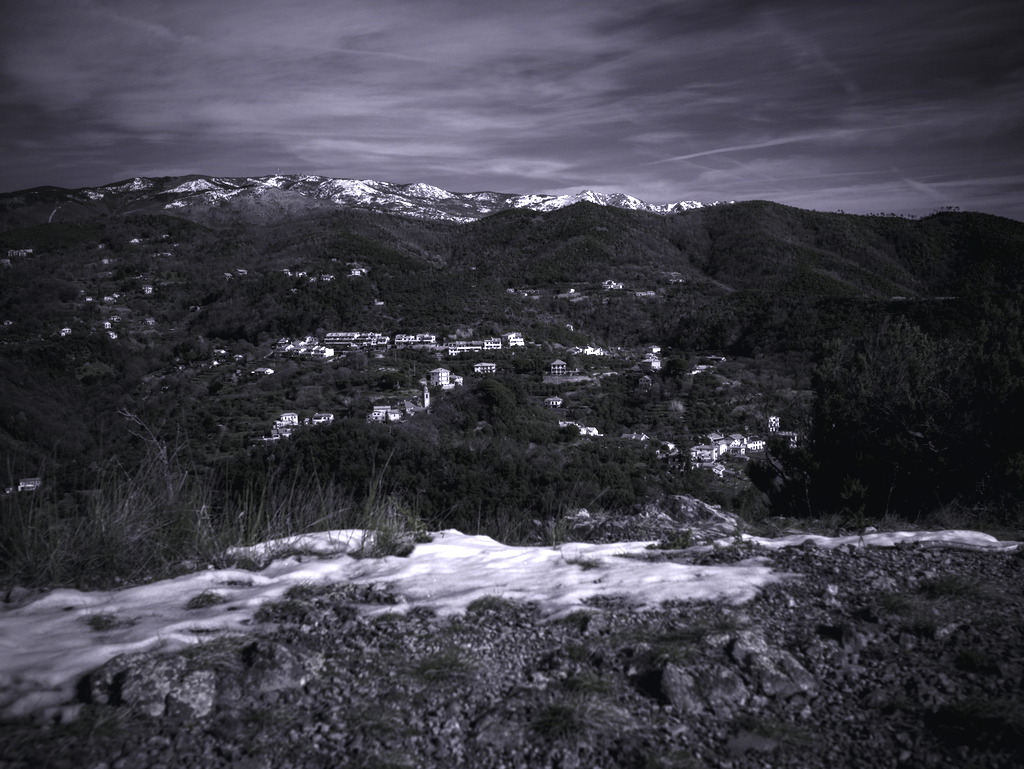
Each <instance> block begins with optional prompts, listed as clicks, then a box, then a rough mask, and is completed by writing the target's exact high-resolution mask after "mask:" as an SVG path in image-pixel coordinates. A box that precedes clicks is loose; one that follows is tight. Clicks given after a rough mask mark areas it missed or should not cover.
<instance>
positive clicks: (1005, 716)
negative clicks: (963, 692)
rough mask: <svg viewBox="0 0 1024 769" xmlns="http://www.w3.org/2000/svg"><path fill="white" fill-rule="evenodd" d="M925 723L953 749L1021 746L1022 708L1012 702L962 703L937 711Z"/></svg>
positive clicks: (980, 700) (1023, 738) (1023, 734)
mask: <svg viewBox="0 0 1024 769" xmlns="http://www.w3.org/2000/svg"><path fill="white" fill-rule="evenodd" d="M926 722H927V723H928V725H929V726H930V727H931V728H932V729H934V730H935V732H936V733H937V734H939V735H940V736H941V738H942V739H943V740H944V741H946V742H948V743H951V744H953V745H977V746H991V747H995V748H997V749H1001V750H1007V749H1015V748H1019V747H1020V745H1021V744H1024V705H1021V703H1020V702H1018V701H1016V700H1002V699H987V698H972V699H964V700H960V701H958V702H954V703H951V704H948V705H943V706H941V707H939V708H938V709H937V710H935V711H934V712H933V713H931V714H929V716H928V717H927V719H926Z"/></svg>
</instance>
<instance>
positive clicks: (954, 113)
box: [0, 0, 1024, 216]
mask: <svg viewBox="0 0 1024 769" xmlns="http://www.w3.org/2000/svg"><path fill="white" fill-rule="evenodd" d="M8 6H9V7H8V8H6V9H5V10H7V11H9V12H8V13H7V14H6V18H5V24H4V25H3V27H2V28H0V106H2V107H3V109H0V141H2V142H3V147H4V148H5V149H13V148H18V149H19V151H18V152H16V153H15V152H11V153H9V154H10V155H11V156H12V160H11V162H9V163H8V164H7V165H6V166H5V168H3V169H0V188H6V189H16V188H18V187H21V186H32V185H34V184H38V183H43V182H44V179H45V180H46V181H50V182H51V183H61V182H62V181H63V182H64V183H66V184H68V185H71V186H78V185H80V184H84V183H87V180H88V181H91V182H95V181H96V179H97V177H99V180H100V181H103V180H104V179H103V175H104V168H107V169H109V170H108V171H107V173H110V174H114V173H115V171H116V172H117V173H121V172H122V171H124V170H130V169H142V168H145V169H159V168H168V169H170V168H182V167H187V166H188V163H187V162H185V161H186V160H188V159H193V160H194V162H195V163H196V164H197V166H196V167H194V168H192V169H191V170H192V171H194V172H200V173H201V172H205V171H209V170H212V169H211V168H210V167H209V166H210V165H215V166H216V167H217V169H218V171H217V172H218V173H225V172H230V173H234V174H238V175H243V174H247V173H250V172H251V169H252V168H255V167H259V168H265V167H266V166H267V164H268V163H270V162H273V163H275V164H277V163H282V164H285V165H289V166H292V167H294V166H300V165H304V164H308V166H309V167H307V168H305V169H303V170H308V171H309V172H314V173H324V174H338V175H344V174H346V173H348V172H349V169H353V168H359V169H361V171H362V174H363V175H364V176H370V177H374V176H376V177H378V178H386V179H389V180H402V179H405V178H408V177H410V176H417V177H418V178H420V179H422V180H424V181H429V182H431V183H435V184H443V185H450V186H452V187H454V188H457V189H463V190H466V189H498V190H504V191H509V192H532V191H548V190H552V189H563V188H566V187H567V186H572V185H578V186H579V187H595V188H597V187H599V186H600V185H603V184H611V183H618V182H619V181H621V182H622V183H623V184H627V183H628V184H630V185H634V186H630V187H623V188H622V191H624V192H629V193H631V194H634V195H637V196H639V197H645V196H652V197H653V196H657V198H655V199H654V202H663V201H667V200H674V199H684V198H692V197H694V196H695V194H696V193H699V194H700V195H702V196H704V195H706V196H707V197H709V198H711V199H734V198H737V199H738V198H742V197H744V193H746V192H747V191H749V190H751V189H758V190H762V189H769V190H773V191H775V194H778V195H789V196H790V197H791V198H797V197H799V196H800V195H802V194H803V193H804V192H805V190H802V189H800V188H799V186H798V185H800V184H812V183H813V181H812V180H814V179H818V178H821V177H822V176H824V175H826V174H829V173H834V174H836V175H837V178H840V177H841V178H843V179H845V180H847V181H846V182H844V183H843V184H840V185H835V186H830V187H822V188H820V190H818V191H817V192H816V191H814V190H811V191H810V194H811V195H812V196H814V195H815V194H817V193H820V194H830V195H835V196H837V197H836V200H835V203H836V207H842V205H841V204H842V203H843V202H844V201H849V200H850V199H852V198H853V197H854V196H855V193H854V189H855V187H856V183H857V182H856V180H858V179H865V178H867V177H866V175H865V174H878V175H880V176H881V177H884V178H885V179H886V180H887V181H886V184H887V185H888V186H887V188H886V189H891V190H894V191H895V190H903V193H904V194H906V195H907V196H908V197H907V201H908V204H913V203H914V201H916V200H917V199H918V196H920V195H923V194H924V192H923V190H920V189H915V188H914V185H913V184H908V183H906V182H905V181H903V180H905V179H906V180H915V181H917V182H919V183H921V184H925V185H929V184H931V182H930V181H928V180H930V179H934V178H939V176H941V175H942V174H946V175H948V176H949V177H950V178H951V179H956V178H960V179H964V180H965V181H966V180H969V179H972V178H975V179H980V178H992V177H995V176H997V175H1002V176H1009V177H1014V176H1016V175H1017V174H1018V172H1021V171H1022V170H1024V169H1022V168H1021V163H1022V162H1024V161H1022V160H1019V159H1018V158H1020V157H1022V153H1021V151H1020V150H1021V149H1022V147H1021V142H1020V139H1019V138H1018V137H1019V136H1021V135H1024V125H1022V122H1024V119H1022V116H1024V53H1022V47H1021V45H1020V43H1019V42H1018V40H1017V37H1016V34H1015V30H1013V25H1012V24H1007V23H1006V20H1007V19H1009V18H1013V14H1014V13H1015V10H1014V9H1015V6H1011V5H1010V4H1009V3H1008V2H1004V1H1003V0H979V2H977V3H973V4H971V5H970V6H969V7H968V6H964V5H963V4H962V3H960V2H959V0H935V2H934V3H933V4H930V5H927V6H922V5H921V4H920V3H915V2H911V0H889V2H886V3H884V4H883V3H881V2H880V1H879V0H865V2H863V3H860V4H857V5H856V6H849V7H837V6H828V5H821V4H820V3H812V2H810V0H773V2H766V1H761V0H716V2H714V3H712V2H710V1H704V0H686V1H685V2H675V1H673V2H669V0H636V2H634V3H630V4H622V3H620V2H617V1H616V2H612V0H592V1H591V2H589V3H586V4H557V3H550V2H549V3H542V2H538V1H537V0H521V2H516V3H514V4H505V5H501V6H496V5H494V4H481V3H473V2H468V1H467V0H439V1H438V2H435V3H429V4H427V3H421V2H413V0H390V1H389V2H387V3H379V2H370V1H369V0H351V1H350V2H346V3H337V2H333V0H331V1H329V0H299V1H298V2H293V3H288V4H282V3H279V2H276V0H273V1H272V0H246V1H245V2H242V0H218V2H217V3H206V2H199V0H178V2H174V3H166V2H161V1H159V0H132V2H127V0H92V1H91V2H85V1H84V0H83V1H81V2H57V0H38V1H37V2H33V3H24V4H20V5H15V4H8ZM198 164H204V165H203V166H202V167H199V165H198ZM773 173H774V174H776V176H775V177H774V178H769V177H768V176H767V174H773ZM427 174H437V175H438V176H437V177H436V178H428V177H427V176H426V175H427ZM937 175H938V176H937ZM941 178H946V177H945V176H942V177H941ZM712 182H713V183H714V184H715V185H717V186H716V187H712V186H710V185H711V183H712ZM524 185H529V186H524ZM538 187H539V188H540V189H538ZM875 189H877V188H875ZM965 189H971V190H975V193H973V194H976V195H978V196H979V197H978V198H977V199H978V200H979V201H983V202H985V203H986V204H991V202H992V201H993V200H995V199H999V200H1003V199H1004V198H1005V196H1004V195H1003V194H1002V193H996V192H993V193H992V194H991V195H988V196H983V195H982V193H981V192H980V191H979V190H980V187H979V186H978V185H974V184H965ZM893 194H895V192H894V193H893ZM840 197H842V200H841V199H840ZM856 197H857V199H858V200H862V199H864V197H865V196H863V195H861V196H856ZM649 199H650V198H649ZM968 205H969V204H968ZM1000 206H1001V208H1000V209H999V210H1000V211H1001V212H1004V213H1006V212H1013V211H1016V212H1017V213H1016V215H1018V216H1024V211H1022V206H1024V204H1017V205H1016V206H1013V205H1010V206H1005V205H1003V204H1000Z"/></svg>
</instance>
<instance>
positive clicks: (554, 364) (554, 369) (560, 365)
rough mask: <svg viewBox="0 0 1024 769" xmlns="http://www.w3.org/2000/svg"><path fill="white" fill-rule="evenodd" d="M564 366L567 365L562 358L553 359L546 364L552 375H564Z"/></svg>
mask: <svg viewBox="0 0 1024 769" xmlns="http://www.w3.org/2000/svg"><path fill="white" fill-rule="evenodd" d="M566 368H567V366H566V363H565V361H564V360H553V361H551V363H550V364H549V365H548V370H549V371H550V372H551V373H552V374H553V375H554V376H564V375H565V371H566Z"/></svg>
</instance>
